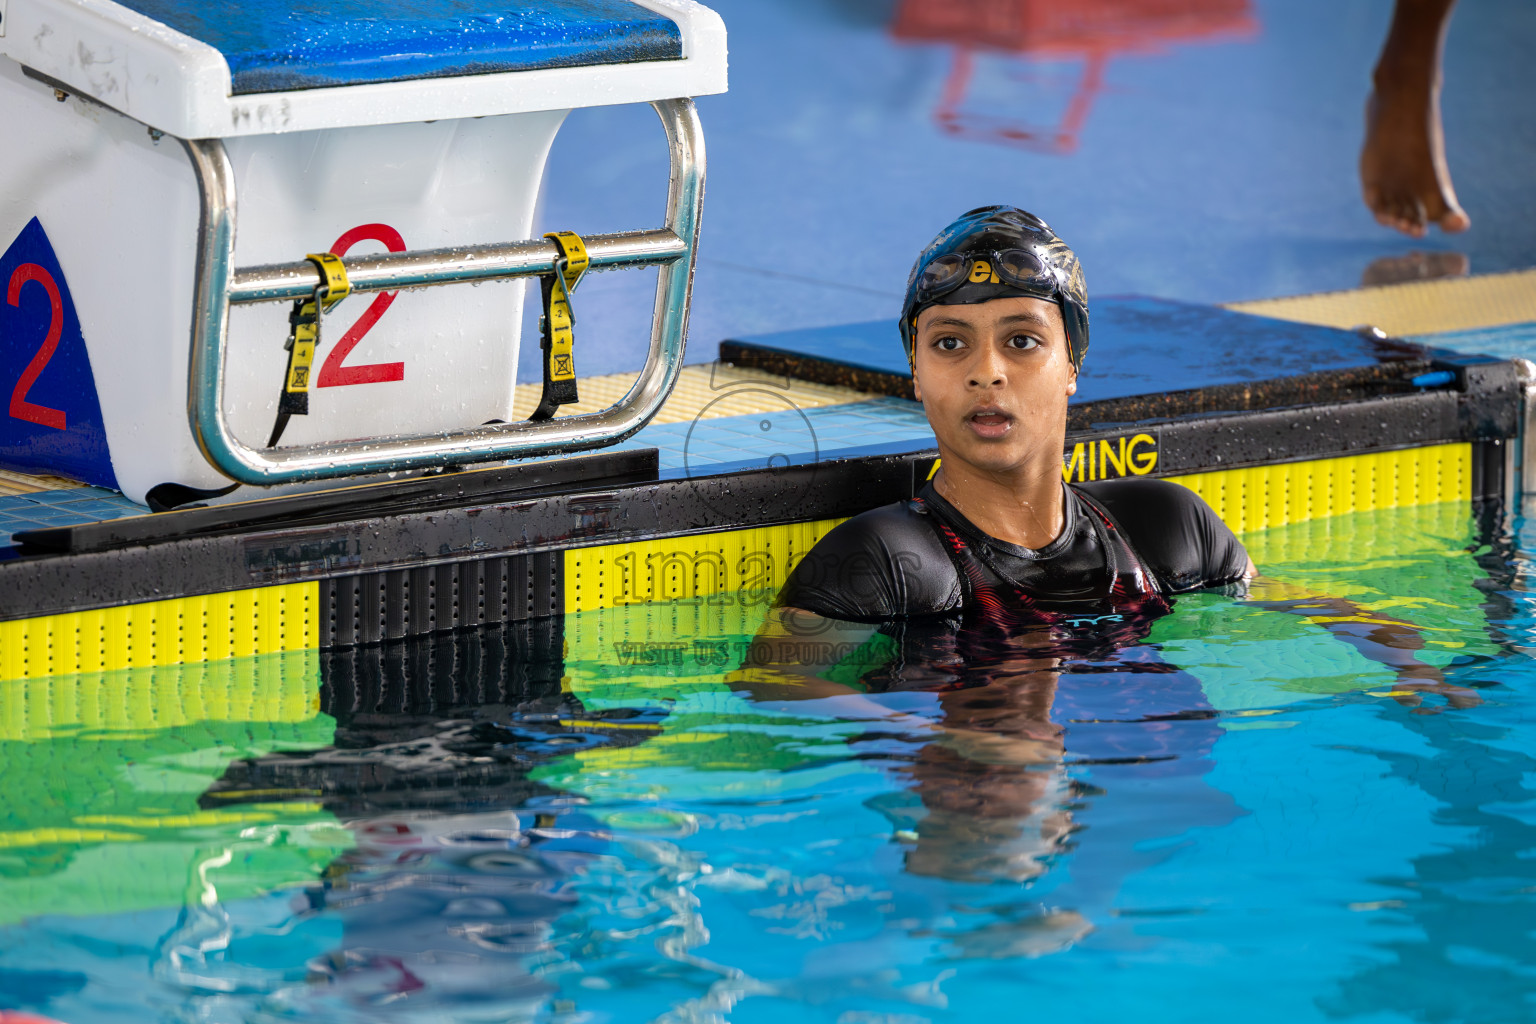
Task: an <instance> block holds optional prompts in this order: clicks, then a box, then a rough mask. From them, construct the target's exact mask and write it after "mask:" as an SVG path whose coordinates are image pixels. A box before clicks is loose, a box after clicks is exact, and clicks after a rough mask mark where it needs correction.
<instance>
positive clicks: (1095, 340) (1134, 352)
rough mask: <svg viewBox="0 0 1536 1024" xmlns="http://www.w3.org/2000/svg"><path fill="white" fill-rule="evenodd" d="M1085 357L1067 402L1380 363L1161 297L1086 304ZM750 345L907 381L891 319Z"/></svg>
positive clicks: (1321, 330)
mask: <svg viewBox="0 0 1536 1024" xmlns="http://www.w3.org/2000/svg"><path fill="white" fill-rule="evenodd" d="M1090 317H1091V319H1090V325H1089V346H1088V356H1087V358H1086V359H1085V360H1084V361H1083V372H1082V376H1081V378H1080V379H1079V381H1078V387H1077V397H1076V399H1075V401H1076V402H1097V401H1103V400H1105V399H1111V398H1131V397H1135V396H1138V395H1149V394H1157V393H1160V392H1167V391H1184V390H1187V389H1190V388H1206V387H1214V386H1217V385H1222V384H1243V383H1247V382H1250V381H1260V380H1271V379H1274V378H1277V377H1292V376H1296V375H1298V374H1303V373H1314V372H1317V371H1320V370H1342V369H1349V368H1352V367H1361V366H1371V365H1374V364H1375V363H1377V362H1379V361H1380V359H1379V356H1378V355H1377V349H1376V346H1375V345H1373V344H1372V342H1370V341H1369V340H1368V339H1366V338H1362V337H1360V336H1359V335H1357V334H1355V333H1354V332H1353V331H1342V330H1338V329H1336V328H1332V327H1317V326H1314V325H1311V324H1298V323H1292V322H1290V321H1288V320H1274V319H1271V318H1269V317H1263V316H1253V315H1251V314H1248V313H1234V312H1232V311H1231V310H1227V309H1221V308H1220V307H1217V306H1201V305H1195V304H1192V303H1186V302H1173V301H1170V300H1167V299H1150V298H1144V297H1141V296H1120V297H1105V298H1101V299H1095V300H1093V301H1092V303H1091V304H1090ZM738 343H739V344H743V345H750V346H752V347H753V348H762V349H771V350H775V351H780V352H787V353H790V354H792V355H796V356H799V357H801V358H806V359H818V360H823V361H826V362H832V363H843V364H846V365H849V366H855V367H858V368H860V369H866V370H874V371H877V372H881V373H892V374H897V375H900V376H906V374H907V372H908V370H907V357H906V353H905V352H903V351H902V347H901V339H900V336H899V335H898V333H897V330H896V322H895V321H894V320H877V321H874V322H871V323H862V324H847V325H844V326H840V327H816V328H807V329H804V330H798V331H782V332H779V333H776V334H759V335H754V336H752V337H749V338H741V339H738Z"/></svg>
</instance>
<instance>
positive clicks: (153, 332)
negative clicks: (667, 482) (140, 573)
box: [0, 0, 726, 500]
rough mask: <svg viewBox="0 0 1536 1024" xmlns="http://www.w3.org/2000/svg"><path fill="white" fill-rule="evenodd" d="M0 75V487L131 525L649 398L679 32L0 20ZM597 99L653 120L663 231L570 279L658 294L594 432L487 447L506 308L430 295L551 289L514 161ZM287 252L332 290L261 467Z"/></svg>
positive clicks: (692, 147)
mask: <svg viewBox="0 0 1536 1024" xmlns="http://www.w3.org/2000/svg"><path fill="white" fill-rule="evenodd" d="M0 55H3V56H4V57H5V58H8V59H5V60H0V140H3V141H0V392H3V395H0V399H3V400H4V401H5V402H6V403H7V404H6V406H5V408H4V412H3V414H0V465H3V466H6V467H10V468H14V469H20V470H23V471H31V472H47V473H54V474H60V475H66V476H71V477H74V478H77V479H80V480H84V481H86V482H88V483H94V484H99V485H104V486H110V487H116V488H118V489H120V490H121V491H122V492H123V493H125V494H126V495H128V496H129V497H131V498H134V499H135V500H142V499H143V496H144V495H145V493H146V492H147V491H149V490H150V489H151V488H153V487H155V486H156V485H158V484H162V483H177V484H181V485H185V486H190V487H197V488H213V487H217V486H219V485H221V484H224V483H227V479H233V480H236V481H239V482H242V483H248V484H280V483H289V482H294V481H300V480H309V479H318V478H322V477H335V476H348V475H362V474H369V473H379V472H390V471H397V470H408V469H415V468H423V467H427V466H432V465H447V464H458V463H467V462H475V461H485V460H491V459H500V458H511V457H522V456H528V455H537V454H548V453H554V452H560V451H572V450H578V449H583V448H595V447H601V446H603V445H605V444H611V443H614V442H616V441H619V440H622V439H623V438H625V437H627V436H629V435H630V434H632V433H634V431H636V430H638V429H639V428H640V427H641V426H643V425H644V423H645V422H646V421H647V420H648V419H649V418H650V417H651V416H652V415H653V414H654V413H655V411H656V409H657V408H659V407H660V404H661V402H662V401H663V400H664V399H665V397H666V395H667V392H668V391H669V390H670V388H671V386H672V383H673V381H674V380H675V379H676V375H677V372H678V369H679V368H680V366H681V361H682V347H683V341H684V338H685V335H686V329H687V317H688V304H689V298H690V289H691V285H692V275H693V261H694V248H695V244H696V241H697V232H698V218H699V213H700V209H701V205H702V201H703V175H704V149H703V138H702V134H701V130H700V126H699V124H698V120H697V116H696V114H695V111H694V108H693V104H692V102H691V97H694V96H699V95H705V94H710V93H718V92H723V91H724V90H725V87H726V49H725V29H724V26H723V24H722V23H721V21H720V19H719V17H718V16H717V15H716V14H715V13H714V12H713V11H711V10H709V9H708V8H705V7H703V6H701V5H699V4H697V3H693V2H691V0H559V2H551V0H542V2H541V0H500V2H492V0H421V2H418V3H413V4H410V5H408V6H406V7H404V8H400V9H398V10H396V9H394V8H389V7H387V6H385V7H381V6H379V5H378V4H376V3H373V2H371V0H333V2H331V3H328V4H324V5H318V4H307V3H292V2H287V3H283V4H273V3H257V4H254V5H232V4H206V3H197V2H195V0H122V2H120V3H113V2H110V0H0ZM617 103H650V104H651V105H652V106H653V107H654V108H655V109H656V111H657V112H658V113H659V114H660V116H661V120H662V123H663V126H664V128H665V131H666V137H667V141H668V149H669V151H670V157H671V164H672V175H671V185H670V191H669V195H668V203H667V221H666V224H665V225H664V226H663V227H660V228H654V229H650V230H641V231H626V232H618V233H614V234H603V235H589V236H586V237H585V239H583V240H582V241H584V243H585V250H586V255H587V257H588V258H589V260H590V267H591V269H593V270H601V269H613V268H620V267H638V266H659V267H660V268H661V269H660V274H659V280H658V285H657V287H658V293H657V300H656V306H655V314H654V321H653V324H652V335H651V345H650V351H649V353H648V356H647V361H646V365H645V369H644V370H643V371H642V373H641V375H640V377H639V379H638V380H637V382H636V384H635V386H634V387H633V388H632V389H631V390H630V392H629V393H628V394H627V395H626V396H625V397H624V398H623V399H621V400H620V401H619V402H618V403H617V404H615V405H614V406H611V407H610V408H609V409H607V410H605V411H603V412H599V413H593V414H589V415H582V416H569V417H561V418H558V419H545V420H543V421H542V422H528V423H493V424H487V423H486V421H488V420H505V419H507V418H509V417H510V415H511V407H512V396H513V388H514V385H515V383H516V379H515V378H516V367H517V351H518V342H519V325H520V323H521V318H522V308H523V298H524V289H523V288H522V287H520V286H516V287H490V288H482V289H478V290H473V291H471V290H468V289H463V288H440V287H435V286H437V285H448V284H464V283H479V282H485V281H497V280H504V279H507V278H514V277H530V276H546V277H547V276H552V275H555V274H557V273H559V272H560V271H557V267H565V266H566V265H567V263H568V257H569V246H568V245H567V246H565V247H563V246H562V244H560V243H559V242H558V241H556V240H550V239H538V240H528V236H529V235H530V233H531V231H532V222H533V213H534V206H535V203H536V202H537V199H538V194H539V189H540V185H541V182H542V178H543V174H544V165H545V158H546V156H547V154H548V152H549V148H550V145H551V144H552V142H553V140H554V137H555V135H556V133H557V131H558V130H559V127H560V125H561V123H562V121H563V119H564V118H565V116H566V114H567V113H568V112H569V111H570V110H571V109H573V108H577V107H586V106H600V105H610V104H617ZM309 254H334V255H335V256H338V257H341V263H342V265H343V266H344V268H345V275H346V279H347V285H348V287H349V289H350V294H349V297H348V298H346V299H345V300H344V301H342V302H340V303H339V304H337V305H336V306H335V308H334V310H333V311H330V312H325V304H324V303H318V302H317V305H318V306H319V308H320V310H321V312H322V313H323V314H324V315H320V316H318V321H319V327H318V330H319V332H320V336H319V341H318V344H317V347H316V349H315V351H314V355H313V362H312V365H310V366H309V367H308V369H307V370H304V369H301V371H300V376H301V377H307V378H308V379H307V382H306V383H307V384H308V386H309V391H308V398H307V402H308V406H309V412H308V415H304V416H298V417H296V418H295V419H293V421H292V422H291V424H290V425H289V426H288V427H287V430H286V432H285V433H283V435H282V440H281V441H280V442H278V444H279V446H276V447H268V440H269V438H268V435H269V433H270V432H271V431H272V428H273V422H274V418H275V416H276V415H277V410H278V404H279V403H278V399H279V393H280V391H281V390H282V387H283V385H284V383H285V381H290V380H291V377H290V376H285V375H286V374H289V373H290V371H291V370H292V367H291V366H289V362H288V360H289V353H288V351H286V350H285V341H286V340H287V339H289V338H290V335H291V334H292V332H293V331H295V330H297V328H294V327H292V326H291V324H290V307H292V308H293V311H294V315H295V316H297V306H296V303H298V304H302V303H303V302H305V301H306V300H318V299H319V298H321V297H323V286H324V285H325V284H326V281H327V277H326V270H325V264H324V261H323V260H321V259H319V258H316V259H314V260H311V259H307V258H306V256H308V255H309ZM572 287H574V285H572ZM317 290H319V293H317ZM561 294H562V295H563V291H562V293H561ZM310 308H311V309H313V308H315V307H314V306H311V307H310ZM567 343H568V342H567ZM288 345H289V347H290V348H291V347H292V342H291V341H289V342H288ZM285 368H286V369H285ZM189 425H190V429H189ZM226 478H227V479H226Z"/></svg>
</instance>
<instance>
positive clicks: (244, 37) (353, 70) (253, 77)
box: [119, 0, 682, 94]
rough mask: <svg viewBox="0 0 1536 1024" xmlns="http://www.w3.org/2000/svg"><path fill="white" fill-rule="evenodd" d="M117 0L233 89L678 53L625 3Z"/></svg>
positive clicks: (667, 36)
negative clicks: (218, 63) (210, 60)
mask: <svg viewBox="0 0 1536 1024" xmlns="http://www.w3.org/2000/svg"><path fill="white" fill-rule="evenodd" d="M119 2H120V3H122V4H123V6H125V7H128V8H129V9H131V10H134V11H137V12H138V13H140V14H143V15H145V16H146V17H149V18H153V19H154V20H156V21H158V22H160V23H162V24H164V25H167V26H169V27H170V28H173V29H175V30H176V31H178V32H181V33H182V34H184V35H188V36H191V37H192V38H194V39H197V40H199V41H201V42H204V43H207V44H208V45H210V46H212V47H214V48H215V49H217V50H219V51H220V52H221V53H223V54H224V59H225V60H226V61H228V62H229V70H230V72H231V74H232V75H233V77H234V91H235V93H236V94H241V93H260V92H282V91H286V90H289V89H315V88H320V87H323V86H337V85H363V84H367V83H372V82H399V81H406V80H410V79H417V78H439V77H446V76H451V75H479V74H487V73H491V72H499V71H531V70H534V69H536V68H558V67H588V66H591V65H595V64H621V63H627V62H631V61H648V60H674V59H677V58H679V57H681V56H682V33H681V32H680V31H679V29H678V27H677V24H676V23H675V22H673V21H672V20H671V19H670V18H668V17H666V16H665V15H662V14H658V13H656V12H655V11H652V10H649V9H648V8H645V7H641V6H640V5H639V4H635V3H630V2H629V0H400V2H397V3H381V2H379V0H325V2H321V0H245V2H242V3H237V2H235V0H202V2H200V0H119Z"/></svg>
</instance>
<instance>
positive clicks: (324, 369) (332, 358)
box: [315, 224, 405, 388]
mask: <svg viewBox="0 0 1536 1024" xmlns="http://www.w3.org/2000/svg"><path fill="white" fill-rule="evenodd" d="M362 241H374V242H383V243H384V246H385V248H387V249H388V250H389V251H390V252H404V251H405V239H403V238H401V237H400V232H398V231H396V230H395V229H394V228H392V227H390V226H389V225H388V224H360V225H358V226H357V227H355V228H353V229H352V230H350V231H347V232H344V233H343V234H342V236H341V237H340V238H338V239H336V244H335V245H333V246H331V252H333V253H335V254H336V255H337V256H345V255H346V254H347V250H348V249H350V248H352V247H353V246H354V245H356V244H357V243H358V242H362ZM399 294H400V293H399V292H384V293H382V294H381V295H379V297H378V298H376V299H374V300H373V303H372V305H370V306H369V307H368V308H367V309H366V310H364V311H363V315H362V316H360V317H358V318H357V323H355V324H353V325H352V329H351V330H349V331H347V333H346V334H344V335H342V337H341V341H339V342H337V343H336V347H335V348H333V349H331V351H330V354H329V355H327V356H326V357H325V362H324V363H322V364H321V365H320V375H319V376H318V377H316V378H315V387H317V388H342V387H346V386H347V385H349V384H383V383H386V382H388V381H392V380H404V379H405V364H404V363H367V364H364V365H362V366H346V365H344V364H345V362H346V359H347V356H349V355H351V354H352V350H353V349H354V348H356V347H357V343H358V342H360V341H362V340H363V335H365V334H367V333H368V332H369V331H371V330H373V328H374V325H375V324H377V323H378V322H379V318H380V317H382V316H383V315H384V311H385V310H386V309H388V308H389V307H390V304H391V303H393V302H394V301H395V296H396V295H399Z"/></svg>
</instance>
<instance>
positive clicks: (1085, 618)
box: [1064, 615, 1125, 629]
mask: <svg viewBox="0 0 1536 1024" xmlns="http://www.w3.org/2000/svg"><path fill="white" fill-rule="evenodd" d="M1064 621H1065V622H1066V624H1067V625H1068V626H1069V627H1070V628H1072V629H1082V628H1083V627H1084V626H1097V625H1098V624H1099V623H1101V622H1124V621H1125V616H1124V615H1078V616H1075V617H1073V618H1070V619H1066V620H1064Z"/></svg>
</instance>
